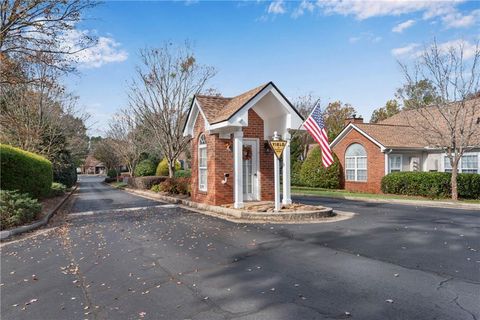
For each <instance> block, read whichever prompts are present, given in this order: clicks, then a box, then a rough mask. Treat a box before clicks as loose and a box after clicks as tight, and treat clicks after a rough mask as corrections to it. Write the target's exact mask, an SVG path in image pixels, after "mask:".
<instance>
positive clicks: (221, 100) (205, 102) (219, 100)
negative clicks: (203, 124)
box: [195, 95, 232, 123]
mask: <svg viewBox="0 0 480 320" xmlns="http://www.w3.org/2000/svg"><path fill="white" fill-rule="evenodd" d="M195 99H197V102H198V104H199V105H200V108H202V111H203V113H204V114H205V117H206V118H207V121H208V122H209V123H212V122H213V121H215V118H216V117H217V114H218V113H219V112H220V111H221V110H222V109H223V108H225V106H226V105H227V104H228V103H229V102H230V100H232V98H225V97H215V96H203V95H196V96H195Z"/></svg>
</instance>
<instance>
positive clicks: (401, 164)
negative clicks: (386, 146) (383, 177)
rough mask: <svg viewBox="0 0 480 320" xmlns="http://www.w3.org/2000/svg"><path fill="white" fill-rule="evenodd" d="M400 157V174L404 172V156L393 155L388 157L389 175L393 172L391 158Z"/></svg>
mask: <svg viewBox="0 0 480 320" xmlns="http://www.w3.org/2000/svg"><path fill="white" fill-rule="evenodd" d="M393 157H400V172H402V171H403V154H397V153H392V154H389V155H388V173H391V172H392V167H391V165H390V163H391V162H390V158H393Z"/></svg>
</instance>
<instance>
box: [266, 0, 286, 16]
mask: <svg viewBox="0 0 480 320" xmlns="http://www.w3.org/2000/svg"><path fill="white" fill-rule="evenodd" d="M267 12H268V13H272V14H284V13H285V12H287V10H286V9H285V3H284V2H283V0H276V1H273V2H271V3H270V5H269V6H268V9H267Z"/></svg>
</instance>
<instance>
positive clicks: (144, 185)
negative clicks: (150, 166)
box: [128, 176, 168, 190]
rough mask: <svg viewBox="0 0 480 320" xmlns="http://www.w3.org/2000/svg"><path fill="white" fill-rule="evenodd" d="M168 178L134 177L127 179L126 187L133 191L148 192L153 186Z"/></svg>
mask: <svg viewBox="0 0 480 320" xmlns="http://www.w3.org/2000/svg"><path fill="white" fill-rule="evenodd" d="M167 178H168V177H163V176H162V177H159V176H148V177H135V178H129V179H128V185H129V186H130V187H132V188H135V189H143V190H150V189H151V188H152V186H153V185H155V184H160V183H162V182H163V181H165V180H166V179H167Z"/></svg>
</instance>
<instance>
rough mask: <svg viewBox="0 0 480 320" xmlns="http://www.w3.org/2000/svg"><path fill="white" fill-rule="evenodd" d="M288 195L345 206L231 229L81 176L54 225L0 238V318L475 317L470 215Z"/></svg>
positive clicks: (479, 258) (479, 290) (475, 238)
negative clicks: (315, 218)
mask: <svg viewBox="0 0 480 320" xmlns="http://www.w3.org/2000/svg"><path fill="white" fill-rule="evenodd" d="M295 200H296V201H302V202H306V203H322V204H324V205H328V206H332V207H334V208H337V209H339V210H345V211H353V212H355V213H357V214H356V216H355V217H354V218H353V219H350V220H344V221H340V222H335V223H325V224H302V225H279V224H273V225H269V224H250V225H248V224H236V223H232V222H228V221H224V220H220V219H216V218H213V217H209V216H204V215H202V214H199V213H195V212H191V211H188V210H185V209H182V208H179V207H176V206H172V205H168V204H162V203H158V202H153V201H149V200H145V199H143V198H139V197H136V196H133V195H130V194H128V193H125V192H123V191H119V190H114V189H111V188H109V187H107V186H104V185H102V184H101V183H100V179H99V178H90V177H82V179H81V182H80V192H79V193H78V194H77V196H76V200H75V202H74V204H73V206H72V214H70V216H69V218H68V222H67V223H65V224H63V225H62V226H60V227H58V228H56V229H55V230H54V231H52V232H50V233H47V234H44V235H39V236H37V237H32V238H28V239H26V240H23V241H17V242H13V243H10V244H5V245H4V246H3V247H2V253H1V254H2V268H1V276H2V279H1V293H2V294H1V315H2V319H209V320H211V319H348V318H351V319H478V318H479V317H480V307H479V305H480V304H479V297H480V272H479V266H480V255H479V252H478V250H480V243H479V242H480V241H479V229H480V221H479V219H478V215H479V214H480V212H478V211H476V212H475V211H467V210H454V209H439V208H435V209H433V208H420V207H419V208H417V207H413V206H404V205H392V204H373V203H363V202H356V201H346V200H345V201H344V200H338V199H325V198H313V197H308V198H307V197H302V198H297V199H295ZM110 209H111V210H110ZM99 210H100V211H99Z"/></svg>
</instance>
